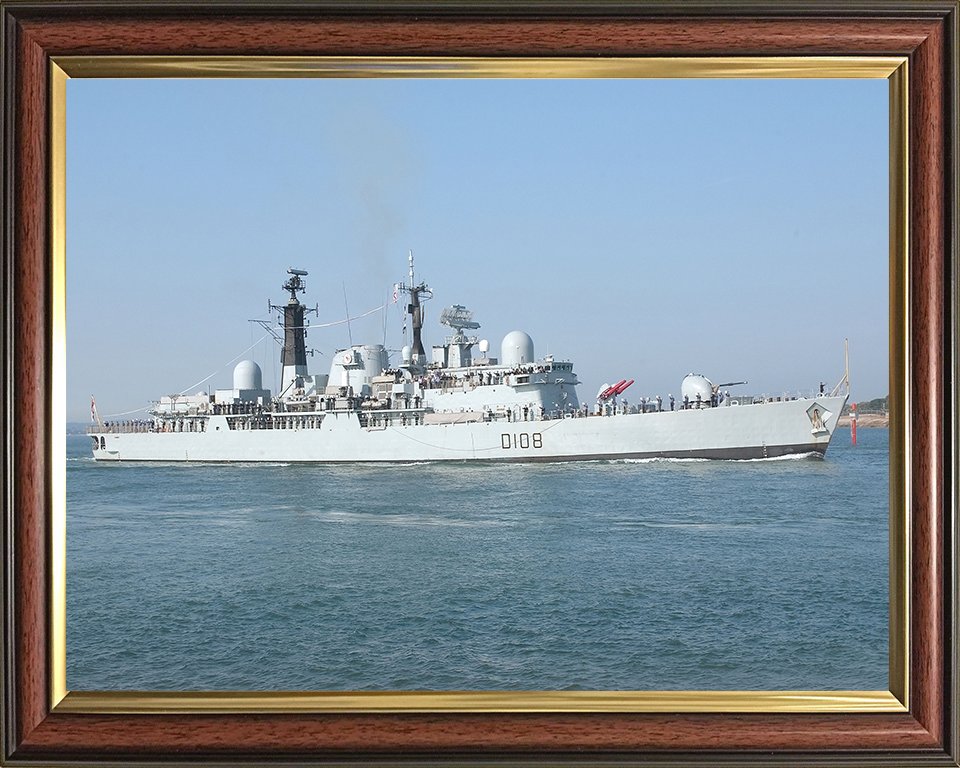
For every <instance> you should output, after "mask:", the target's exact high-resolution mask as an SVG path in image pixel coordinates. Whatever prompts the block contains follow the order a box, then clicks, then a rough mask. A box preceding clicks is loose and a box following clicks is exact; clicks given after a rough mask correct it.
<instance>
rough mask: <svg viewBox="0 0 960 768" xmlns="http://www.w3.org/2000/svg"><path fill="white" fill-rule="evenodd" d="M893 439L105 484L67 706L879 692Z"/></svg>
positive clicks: (135, 467)
mask: <svg viewBox="0 0 960 768" xmlns="http://www.w3.org/2000/svg"><path fill="white" fill-rule="evenodd" d="M887 438H888V433H887V430H886V429H861V430H860V433H859V435H858V442H859V444H858V445H857V446H856V447H853V446H852V445H851V440H850V432H849V430H844V429H841V430H838V432H837V433H836V435H835V437H834V440H833V443H832V445H831V447H830V450H829V451H828V452H827V455H826V458H825V459H819V458H810V457H807V458H790V459H778V460H762V461H747V462H734V461H673V460H652V461H612V462H587V463H570V464H529V465H524V464H511V465H502V464H463V463H458V464H444V463H424V464H416V465H405V466H401V465H374V466H317V465H298V464H226V465H218V464H136V463H129V464H127V463H119V464H112V463H99V462H94V461H93V460H92V459H91V458H90V454H89V439H88V438H86V437H84V436H75V437H68V440H67V451H68V460H67V687H68V688H69V689H71V690H258V691H272V690H794V689H800V690H886V689H887V687H888V684H887V664H888V645H887V620H888V573H887V565H888V557H889V556H888V551H887V546H888V515H889V504H888V465H889V461H888V443H887Z"/></svg>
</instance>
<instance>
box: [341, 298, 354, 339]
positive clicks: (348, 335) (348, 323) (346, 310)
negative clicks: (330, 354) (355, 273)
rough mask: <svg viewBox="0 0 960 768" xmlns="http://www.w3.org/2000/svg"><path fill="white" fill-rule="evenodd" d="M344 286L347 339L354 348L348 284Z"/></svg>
mask: <svg viewBox="0 0 960 768" xmlns="http://www.w3.org/2000/svg"><path fill="white" fill-rule="evenodd" d="M341 285H343V309H344V311H345V312H346V313H347V338H349V339H350V346H351V347H352V346H353V331H351V330H350V308H349V307H348V306H347V284H346V283H341Z"/></svg>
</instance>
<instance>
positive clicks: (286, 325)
mask: <svg viewBox="0 0 960 768" xmlns="http://www.w3.org/2000/svg"><path fill="white" fill-rule="evenodd" d="M287 274H288V275H290V278H289V279H288V280H287V282H285V283H284V284H283V290H285V291H289V292H290V298H289V299H288V300H287V303H286V305H285V306H282V307H281V306H277V305H274V304H271V305H270V307H271V309H278V310H283V349H282V351H281V352H280V365H281V366H282V367H283V374H282V377H281V379H280V382H281V383H280V393H281V395H282V394H284V393H286V392H288V390H289V389H291V388H292V387H293V386H294V385H295V383H296V380H297V379H298V378H302V377H303V376H306V375H307V345H306V341H305V340H306V337H307V329H306V325H305V323H304V321H303V315H304V312H314V311H316V310H311V309H307V308H306V307H304V306H303V304H301V303H300V300H299V299H298V298H297V293H298V292H300V293H306V291H307V286H306V284H305V283H304V281H303V278H304V277H306V275H307V271H306V270H305V269H294V268H293V267H290V269H288V270H287Z"/></svg>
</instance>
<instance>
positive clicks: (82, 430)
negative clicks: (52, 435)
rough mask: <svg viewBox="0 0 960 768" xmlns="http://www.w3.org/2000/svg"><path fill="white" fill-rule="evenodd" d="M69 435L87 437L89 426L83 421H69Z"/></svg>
mask: <svg viewBox="0 0 960 768" xmlns="http://www.w3.org/2000/svg"><path fill="white" fill-rule="evenodd" d="M67 434H68V435H85V434H87V425H86V424H85V423H84V422H82V421H68V422H67Z"/></svg>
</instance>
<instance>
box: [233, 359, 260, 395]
mask: <svg viewBox="0 0 960 768" xmlns="http://www.w3.org/2000/svg"><path fill="white" fill-rule="evenodd" d="M233 388H234V389H263V374H262V373H261V372H260V366H259V365H257V364H256V363H255V362H253V360H241V361H240V362H239V363H237V367H236V368H234V369H233Z"/></svg>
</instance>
